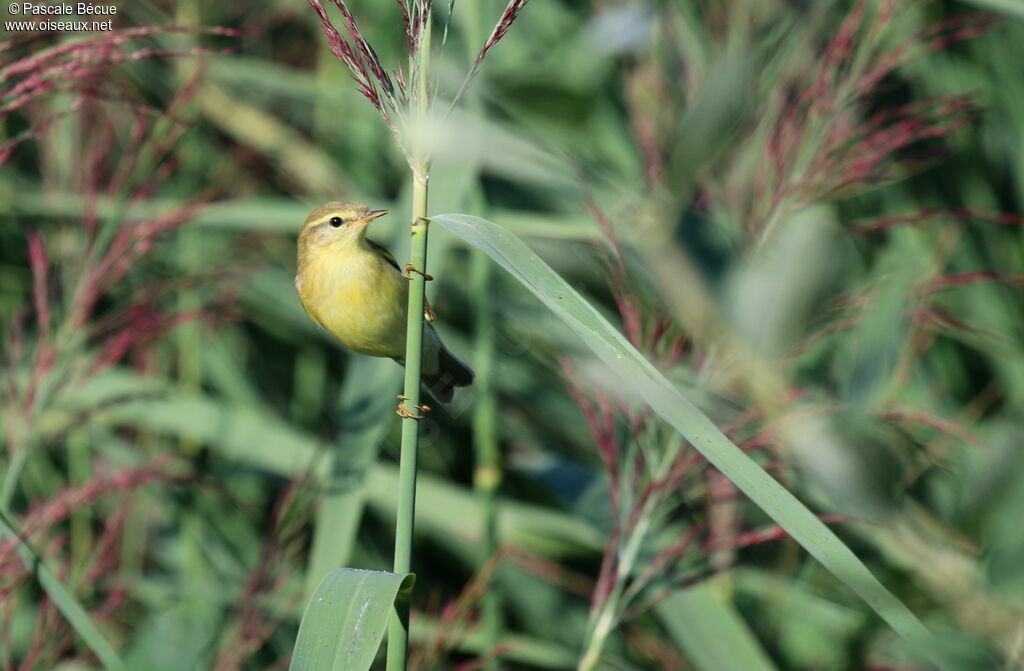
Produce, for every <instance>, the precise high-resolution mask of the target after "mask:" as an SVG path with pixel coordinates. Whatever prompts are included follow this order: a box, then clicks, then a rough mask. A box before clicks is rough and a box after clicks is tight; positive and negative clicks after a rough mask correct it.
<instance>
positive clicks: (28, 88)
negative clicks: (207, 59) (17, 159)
mask: <svg viewBox="0 0 1024 671" xmlns="http://www.w3.org/2000/svg"><path fill="white" fill-rule="evenodd" d="M198 30H199V32H200V33H203V34H207V35H219V36H227V37H238V36H240V35H242V34H243V31H240V30H236V29H232V28H223V27H204V28H200V29H198ZM195 31H196V29H194V28H190V27H186V26H140V27H136V28H121V29H117V30H113V31H111V32H109V33H106V34H104V35H103V36H102V37H97V38H93V39H89V40H85V41H81V42H73V43H69V44H58V45H56V46H53V47H51V48H49V49H43V50H41V51H37V52H34V53H27V54H24V53H19V52H22V51H23V48H24V47H25V46H26V45H28V44H32V43H34V42H38V41H40V40H41V39H43V38H45V37H49V36H48V35H46V34H44V33H39V34H33V35H31V36H28V37H26V39H23V40H19V39H12V40H6V41H4V42H0V54H2V55H3V56H5V57H6V58H5V60H7V59H10V60H9V61H8V62H7V64H6V65H4V66H3V67H0V121H2V120H4V119H5V118H6V117H8V116H9V115H11V114H12V113H14V112H17V111H19V110H22V109H24V108H25V107H26V106H28V105H30V104H31V103H32V102H34V101H36V100H39V99H41V98H42V97H44V96H47V95H51V94H54V93H61V92H64V93H73V94H75V95H76V96H77V97H76V99H75V100H74V101H73V102H72V103H71V105H70V106H69V108H68V109H67V110H65V111H61V112H57V113H53V114H50V115H46V116H43V117H42V118H33V119H32V121H33V123H32V124H31V125H30V127H29V128H28V129H26V130H24V131H21V132H19V133H17V134H15V135H14V136H13V137H11V138H10V139H8V140H6V141H5V142H3V143H2V144H0V165H3V164H4V163H6V162H7V161H8V160H9V159H10V158H11V155H12V152H13V150H14V148H15V147H16V146H17V145H19V144H21V143H23V142H26V141H29V140H31V139H34V138H37V137H39V136H40V135H41V134H42V133H44V132H45V131H46V129H47V128H49V127H50V126H51V125H52V124H53V123H55V122H56V121H58V120H59V119H63V118H66V117H68V116H71V115H74V114H76V113H77V110H78V109H79V107H80V106H81V105H82V104H83V103H84V101H85V100H86V99H96V100H108V101H111V102H117V103H119V104H120V105H124V106H127V107H130V108H133V109H135V110H137V111H138V112H139V113H143V114H144V113H154V112H155V110H150V109H149V108H148V107H146V106H145V105H143V104H140V103H139V102H138V101H137V100H135V99H134V98H133V97H132V94H131V93H130V92H122V91H119V90H118V86H119V84H118V82H117V79H116V78H111V77H109V76H108V75H109V73H110V69H111V68H112V67H113V66H116V65H124V64H129V63H138V62H142V61H147V60H162V59H169V58H183V57H190V56H200V55H218V54H225V53H229V52H230V51H231V49H229V48H213V47H194V48H192V49H187V50H173V49H166V48H163V47H161V46H157V45H155V41H156V40H157V39H158V38H160V37H162V36H165V35H169V34H183V33H193V32H195Z"/></svg>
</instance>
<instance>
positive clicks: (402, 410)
mask: <svg viewBox="0 0 1024 671" xmlns="http://www.w3.org/2000/svg"><path fill="white" fill-rule="evenodd" d="M398 399H399V402H398V407H397V408H396V409H395V413H396V414H397V415H398V416H399V417H408V418H409V419H423V418H424V417H426V413H428V412H430V406H429V405H427V404H426V403H421V404H420V405H417V406H416V409H417V410H419V411H420V412H422V413H423V414H422V415H417V414H416V413H414V412H411V411H410V410H409V409H408V408H406V407H405V402H406V401H408V400H409V397H408V396H405V395H404V394H399V395H398Z"/></svg>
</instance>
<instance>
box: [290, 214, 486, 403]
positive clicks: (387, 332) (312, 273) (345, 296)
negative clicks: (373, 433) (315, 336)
mask: <svg viewBox="0 0 1024 671" xmlns="http://www.w3.org/2000/svg"><path fill="white" fill-rule="evenodd" d="M387 213H388V211H387V210H371V209H369V208H367V207H366V206H365V205H360V204H359V203H351V202H345V201H333V202H330V203H325V204H324V205H321V206H320V207H318V208H316V209H315V210H313V212H312V213H310V215H309V216H308V217H306V223H305V225H304V226H303V227H302V231H301V232H300V233H299V244H298V250H299V259H298V273H297V274H296V275H295V288H296V289H297V290H298V292H299V300H300V301H301V302H302V307H303V308H305V310H306V313H307V314H308V315H309V316H310V317H311V318H312V319H313V321H315V322H316V323H317V324H319V325H320V326H322V327H324V328H325V329H327V331H329V332H330V333H331V334H332V335H333V336H334V337H335V338H337V339H338V340H340V341H341V342H342V344H344V345H345V346H346V347H348V348H350V349H352V350H355V351H356V352H359V353H360V354H368V355H370V356H380V357H389V358H391V359H394V360H395V361H397V362H398V363H400V364H402V365H405V327H406V314H407V309H406V308H407V306H408V293H409V283H408V281H407V278H406V276H405V275H403V274H402V270H401V269H400V268H399V266H398V263H397V262H396V261H395V257H393V256H392V255H391V253H390V252H388V250H387V249H385V248H384V247H383V246H382V245H379V244H377V243H376V242H374V241H373V240H370V239H368V238H367V237H366V227H367V226H368V225H369V223H370V222H371V221H373V220H374V219H376V218H377V217H381V216H383V215H385V214H387ZM426 313H427V314H428V315H430V314H431V313H430V306H429V305H427V306H426ZM422 361H423V383H424V385H425V386H426V388H427V391H429V392H430V394H431V396H433V397H434V398H436V399H437V400H438V401H441V402H443V403H448V402H449V401H451V400H452V395H453V394H454V391H455V387H466V386H468V385H470V384H472V383H473V371H472V369H470V367H469V366H467V365H466V364H464V363H463V362H462V361H460V360H459V358H458V357H456V356H455V355H454V354H452V353H451V352H450V351H449V350H448V348H446V347H445V346H444V343H442V342H441V338H440V337H439V336H438V335H437V332H436V331H435V330H434V327H433V326H432V325H431V324H429V323H428V324H426V328H425V330H424V333H423V359H422Z"/></svg>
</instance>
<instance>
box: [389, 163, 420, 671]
mask: <svg viewBox="0 0 1024 671" xmlns="http://www.w3.org/2000/svg"><path fill="white" fill-rule="evenodd" d="M427 179H428V177H427V167H426V165H425V164H418V165H417V166H415V167H414V168H413V183H412V244H411V249H410V253H409V262H410V263H412V264H413V266H415V267H416V268H417V269H419V270H420V271H422V272H424V273H425V272H426V270H427V224H428V222H427V219H426V215H427ZM410 275H411V276H412V279H410V280H409V307H408V322H407V323H406V339H405V391H404V392H403V394H404V395H405V397H406V400H405V407H406V408H407V409H408V410H409V412H410V413H418V412H419V410H418V409H417V408H416V406H418V405H420V369H421V358H422V353H423V294H424V291H425V289H426V279H425V278H424V277H423V275H421V274H419V273H410ZM418 422H419V420H417V419H413V418H411V417H405V418H403V419H402V451H401V457H400V458H401V461H400V463H399V468H398V519H397V522H396V526H395V564H394V572H395V573H398V574H405V573H409V572H410V570H411V568H412V536H413V525H414V521H415V515H416V460H417V457H418V456H419V454H418V453H419V438H420V436H419V424H418ZM408 645H409V600H408V598H405V597H403V596H401V595H400V596H399V598H398V600H396V602H395V612H394V614H393V615H392V618H391V626H390V628H389V630H388V661H387V671H405V666H406V658H407V650H408Z"/></svg>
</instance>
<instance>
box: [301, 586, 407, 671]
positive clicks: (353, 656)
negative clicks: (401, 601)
mask: <svg viewBox="0 0 1024 671" xmlns="http://www.w3.org/2000/svg"><path fill="white" fill-rule="evenodd" d="M412 580H413V578H412V575H411V574H408V575H398V574H395V573H388V572H386V571H363V570H361V569H352V568H341V569H337V570H334V571H331V572H330V573H328V574H327V577H326V578H324V580H323V582H321V583H320V586H319V587H318V588H317V590H316V594H314V595H313V598H312V599H310V602H309V606H307V607H306V613H305V614H304V615H303V616H302V624H301V625H299V637H298V639H297V640H296V641H295V652H294V653H293V655H292V663H291V666H289V667H288V668H289V669H290V670H291V671H367V670H368V669H369V668H370V666H371V665H372V664H373V660H374V659H375V658H376V656H377V649H378V648H379V647H380V642H381V639H383V638H384V630H385V629H386V628H387V626H388V618H389V616H390V615H391V611H392V609H393V605H394V603H395V598H396V597H397V596H398V593H399V591H401V590H402V589H408V588H410V587H411V586H412Z"/></svg>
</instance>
